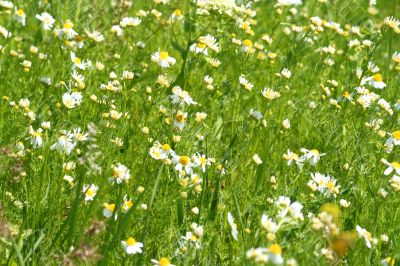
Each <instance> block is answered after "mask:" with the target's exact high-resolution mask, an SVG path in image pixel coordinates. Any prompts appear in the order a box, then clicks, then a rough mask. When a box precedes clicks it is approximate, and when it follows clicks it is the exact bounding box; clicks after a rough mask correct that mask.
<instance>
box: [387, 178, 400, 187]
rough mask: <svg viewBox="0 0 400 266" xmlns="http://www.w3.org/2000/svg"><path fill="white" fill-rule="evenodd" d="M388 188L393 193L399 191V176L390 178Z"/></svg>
mask: <svg viewBox="0 0 400 266" xmlns="http://www.w3.org/2000/svg"><path fill="white" fill-rule="evenodd" d="M389 183H390V186H391V187H392V188H393V189H394V190H395V191H400V176H398V175H393V176H392V178H391V179H390V180H389Z"/></svg>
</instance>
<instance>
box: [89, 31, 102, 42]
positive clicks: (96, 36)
mask: <svg viewBox="0 0 400 266" xmlns="http://www.w3.org/2000/svg"><path fill="white" fill-rule="evenodd" d="M86 34H87V36H88V38H90V39H92V40H93V41H95V42H102V41H104V40H105V38H104V35H103V34H101V33H100V32H98V31H93V32H90V31H86Z"/></svg>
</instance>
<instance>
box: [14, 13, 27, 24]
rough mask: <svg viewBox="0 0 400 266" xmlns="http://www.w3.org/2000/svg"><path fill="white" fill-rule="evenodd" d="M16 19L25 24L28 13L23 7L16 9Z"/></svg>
mask: <svg viewBox="0 0 400 266" xmlns="http://www.w3.org/2000/svg"><path fill="white" fill-rule="evenodd" d="M14 19H15V20H16V21H18V22H19V23H21V24H22V26H25V20H26V14H25V12H24V10H23V9H15V13H14Z"/></svg>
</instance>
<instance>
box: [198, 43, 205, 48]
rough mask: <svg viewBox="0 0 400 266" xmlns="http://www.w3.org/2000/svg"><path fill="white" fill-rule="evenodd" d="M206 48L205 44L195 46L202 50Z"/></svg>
mask: <svg viewBox="0 0 400 266" xmlns="http://www.w3.org/2000/svg"><path fill="white" fill-rule="evenodd" d="M206 47H207V45H206V44H205V43H201V42H200V43H198V44H197V48H200V49H204V48H206Z"/></svg>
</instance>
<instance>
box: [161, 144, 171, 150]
mask: <svg viewBox="0 0 400 266" xmlns="http://www.w3.org/2000/svg"><path fill="white" fill-rule="evenodd" d="M161 148H162V149H163V150H164V151H169V150H170V149H171V146H169V144H164V145H162V146H161Z"/></svg>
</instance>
